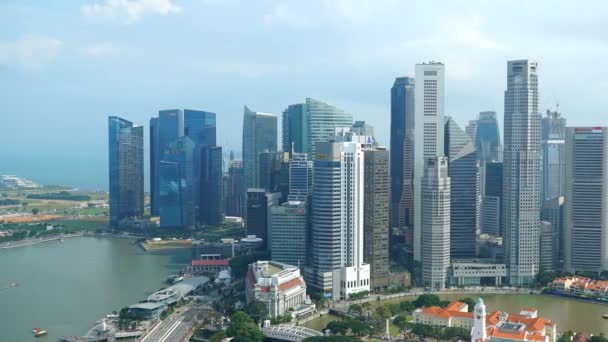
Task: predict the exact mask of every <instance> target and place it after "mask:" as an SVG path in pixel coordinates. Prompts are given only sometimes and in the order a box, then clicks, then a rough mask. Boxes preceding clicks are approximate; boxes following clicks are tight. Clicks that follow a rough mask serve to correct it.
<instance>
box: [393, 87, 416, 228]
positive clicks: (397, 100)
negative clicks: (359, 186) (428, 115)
mask: <svg viewBox="0 0 608 342" xmlns="http://www.w3.org/2000/svg"><path fill="white" fill-rule="evenodd" d="M413 122H414V79H413V78H411V77H398V78H397V79H395V83H394V84H393V87H392V88H391V149H390V155H391V200H390V201H391V210H390V213H391V217H390V218H391V227H406V226H409V227H411V226H412V224H413V221H412V219H413V216H414V215H413V211H414V197H413V192H412V191H413V188H412V176H413V175H412V168H413V165H412V161H413V154H412V153H413V150H412V146H413V145H412V143H413V133H412V129H413Z"/></svg>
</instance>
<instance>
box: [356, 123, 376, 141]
mask: <svg viewBox="0 0 608 342" xmlns="http://www.w3.org/2000/svg"><path fill="white" fill-rule="evenodd" d="M352 131H353V132H355V134H357V135H365V136H368V137H374V136H375V135H374V126H372V125H370V124H368V123H367V122H365V121H355V123H354V124H353V126H352Z"/></svg>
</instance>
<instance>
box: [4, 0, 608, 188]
mask: <svg viewBox="0 0 608 342" xmlns="http://www.w3.org/2000/svg"><path fill="white" fill-rule="evenodd" d="M95 4H96V5H97V6H95ZM134 4H139V6H135V5H134ZM548 4H549V3H548V2H538V3H534V4H524V3H520V5H519V7H518V6H514V5H513V4H510V3H504V4H495V3H492V4H490V3H488V2H486V1H470V2H467V5H466V6H458V8H455V7H456V5H452V4H450V3H448V2H445V3H443V4H442V5H441V6H437V9H436V11H437V12H436V13H435V14H436V15H434V16H433V17H432V18H417V17H416V16H415V15H412V14H413V13H416V12H417V11H423V10H424V8H425V7H424V5H423V4H422V3H420V4H417V3H408V4H404V3H401V2H396V1H386V2H371V1H361V2H347V1H343V2H340V1H332V2H316V3H304V2H298V3H296V2H290V3H280V2H273V1H266V2H263V3H260V4H249V3H243V2H238V1H222V2H219V1H212V0H207V1H178V0H171V1H170V0H155V1H150V0H140V1H131V2H125V1H118V0H111V1H102V0H98V1H88V0H82V1H78V2H62V3H44V4H40V3H38V2H35V1H26V2H23V1H10V0H9V1H7V2H5V3H3V4H0V9H1V10H0V18H1V19H2V20H3V21H4V22H5V23H6V25H3V26H4V30H3V32H2V33H0V76H1V78H2V79H3V80H6V81H5V82H0V94H2V95H0V101H1V102H2V103H3V104H4V110H5V111H6V113H5V114H2V124H1V125H0V146H2V148H0V173H15V174H18V175H21V176H27V177H30V178H33V179H34V180H36V181H40V182H43V183H55V184H57V183H61V184H66V185H72V186H76V187H82V188H88V189H102V190H107V186H108V185H107V179H108V177H107V170H106V168H105V167H104V166H105V165H106V163H107V155H108V152H107V147H106V145H105V142H106V137H105V134H106V129H105V123H106V120H107V117H108V116H110V115H119V116H121V117H125V118H127V119H129V120H130V121H132V122H133V123H134V124H136V125H143V126H144V131H145V137H144V141H145V142H146V145H145V149H146V151H148V150H149V146H148V141H149V137H148V125H147V122H148V120H149V118H151V117H152V116H155V115H157V114H158V111H159V110H163V109H169V108H192V109H200V110H206V111H211V112H215V113H217V122H218V145H222V146H223V147H224V148H225V150H224V151H225V153H228V152H229V151H230V150H234V151H239V150H240V143H241V138H240V132H241V120H240V118H241V116H242V108H243V105H248V106H250V107H251V108H255V109H256V110H259V111H262V112H270V113H273V114H275V115H277V116H280V114H281V113H282V111H283V110H284V109H286V108H287V106H288V105H290V104H295V103H300V102H301V101H302V99H303V98H306V97H312V98H315V99H319V100H322V101H327V102H328V103H330V104H331V105H334V106H336V107H338V108H341V109H343V110H345V111H346V112H349V113H352V114H353V117H354V119H356V120H365V121H367V122H368V123H369V124H371V125H373V126H374V127H375V132H376V135H377V138H378V140H379V142H380V143H381V144H382V145H384V146H388V145H389V125H390V119H389V118H390V87H391V86H392V84H393V81H394V79H395V77H400V76H410V77H413V76H414V65H415V64H416V63H422V62H427V61H430V60H436V61H441V62H442V63H444V64H445V69H446V83H445V90H446V111H445V114H446V115H450V116H452V117H454V119H455V120H456V122H457V123H458V124H459V125H460V126H462V127H464V126H465V125H466V123H467V122H468V120H470V119H474V118H475V117H476V115H477V114H478V113H479V112H481V111H486V110H494V111H496V112H497V116H498V119H499V124H500V127H501V129H502V128H503V127H504V124H503V116H504V108H503V95H504V93H503V92H504V89H505V88H506V84H505V76H506V68H505V64H506V61H508V60H516V59H523V58H530V59H534V60H536V61H537V62H539V69H540V72H541V74H542V75H543V77H542V80H541V84H540V87H541V92H540V106H539V110H540V111H541V113H543V114H544V111H545V109H552V110H555V104H556V103H557V102H559V104H560V112H562V114H563V116H564V117H565V118H566V119H567V120H568V125H569V126H606V125H608V116H606V115H605V114H603V113H605V111H606V110H605V109H603V108H604V106H602V105H603V103H602V101H601V100H602V97H603V94H605V93H606V90H608V81H606V80H602V79H600V78H598V77H597V76H598V75H602V74H605V73H606V72H605V71H606V70H608V66H607V65H605V64H604V63H605V62H603V60H605V58H602V57H608V44H607V43H606V41H605V40H603V39H602V37H605V36H606V35H608V28H607V27H605V25H602V22H601V19H602V18H603V17H605V16H606V15H608V6H606V5H602V4H600V5H597V4H596V5H595V6H594V10H593V11H582V10H581V8H582V7H584V6H585V4H583V5H581V4H580V3H577V4H576V5H573V4H568V3H564V4H562V5H561V6H549V5H548ZM586 5H588V6H590V5H591V2H587V3H586ZM569 6H571V7H569ZM513 8H517V11H519V12H520V13H525V14H524V16H525V17H521V16H520V17H518V18H519V20H517V23H518V25H516V26H514V25H512V22H513V20H514V16H515V11H516V10H514V9H513ZM539 11H542V13H543V15H542V16H535V15H534V13H539ZM312 13H315V14H317V15H312ZM402 13H406V14H405V15H403V14H402ZM570 13H576V17H575V16H574V15H570V17H569V14H570ZM564 14H566V17H569V18H568V19H569V25H568V27H567V28H563V29H562V28H560V27H557V25H556V24H555V23H557V22H558V18H559V20H560V21H561V20H562V19H561V18H562V17H563V16H564ZM448 15H449V16H448ZM403 17H405V18H407V19H408V20H403ZM532 18H533V19H534V21H532ZM421 20H426V22H425V23H424V26H423V25H421ZM372 24H373V25H372ZM602 27H603V28H602ZM193 41H194V44H193ZM294 41H295V42H300V43H301V44H293V42H294ZM197 42H199V43H197ZM287 47H288V48H287ZM311 51H313V52H314V53H312V54H311V53H310V52H311ZM587 56H593V57H594V61H593V64H592V65H593V67H589V68H586V67H583V66H585V65H588V64H585V63H583V62H584V60H585V58H586V57H587ZM572 61H578V63H577V64H574V63H573V62H572ZM573 66H574V67H573ZM603 70H604V72H603ZM233 122H234V123H236V124H235V125H234V126H232V125H231V124H232V123H233ZM279 126H280V125H279ZM145 155H146V167H145V168H146V169H149V167H148V166H147V165H148V160H147V159H148V155H147V153H146V154H145ZM66 166H67V167H66ZM66 169H67V170H66ZM71 169H74V170H73V171H72V170H71ZM145 184H146V185H147V184H148V174H147V173H146V181H145Z"/></svg>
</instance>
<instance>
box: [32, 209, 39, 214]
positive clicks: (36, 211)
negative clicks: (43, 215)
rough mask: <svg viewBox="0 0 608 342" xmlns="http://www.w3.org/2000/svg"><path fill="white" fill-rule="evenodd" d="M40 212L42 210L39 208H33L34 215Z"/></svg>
mask: <svg viewBox="0 0 608 342" xmlns="http://www.w3.org/2000/svg"><path fill="white" fill-rule="evenodd" d="M39 212H40V210H38V208H34V209H32V215H38V213H39Z"/></svg>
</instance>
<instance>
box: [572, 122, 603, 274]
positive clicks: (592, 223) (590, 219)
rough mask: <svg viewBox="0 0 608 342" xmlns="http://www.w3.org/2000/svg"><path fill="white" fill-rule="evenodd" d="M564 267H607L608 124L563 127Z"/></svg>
mask: <svg viewBox="0 0 608 342" xmlns="http://www.w3.org/2000/svg"><path fill="white" fill-rule="evenodd" d="M565 176H566V179H567V180H568V182H567V183H566V187H565V190H566V191H565V198H564V202H565V209H564V238H563V241H564V270H565V271H566V272H576V271H590V272H601V271H606V270H608V128H607V127H568V128H566V174H565Z"/></svg>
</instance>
